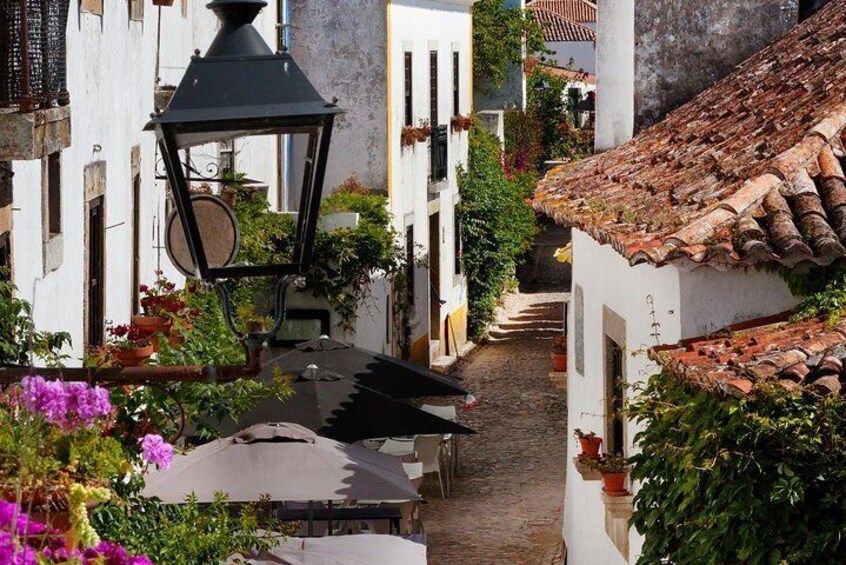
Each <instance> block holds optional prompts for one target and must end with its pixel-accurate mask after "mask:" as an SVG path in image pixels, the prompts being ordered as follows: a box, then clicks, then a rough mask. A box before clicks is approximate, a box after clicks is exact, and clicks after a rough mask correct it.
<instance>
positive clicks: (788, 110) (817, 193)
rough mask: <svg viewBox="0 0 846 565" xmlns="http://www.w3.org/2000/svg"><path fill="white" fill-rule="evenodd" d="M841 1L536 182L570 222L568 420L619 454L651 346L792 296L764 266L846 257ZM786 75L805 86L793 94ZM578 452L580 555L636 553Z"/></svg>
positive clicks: (623, 519)
mask: <svg viewBox="0 0 846 565" xmlns="http://www.w3.org/2000/svg"><path fill="white" fill-rule="evenodd" d="M831 4H832V5H830V6H828V7H826V8H824V9H823V10H822V11H821V12H820V14H819V15H818V16H816V17H814V18H812V19H810V20H808V21H807V22H805V23H803V24H801V25H800V26H799V27H798V28H797V29H795V30H794V31H793V32H791V33H788V34H787V35H786V36H785V37H784V38H783V39H781V40H780V41H778V42H777V43H775V44H773V45H772V46H770V47H768V48H766V49H764V50H763V51H761V52H760V53H758V54H757V55H755V56H753V57H752V58H751V59H749V60H747V61H746V62H744V63H743V64H742V65H740V66H739V67H738V68H737V69H736V70H735V71H734V72H733V73H732V74H730V75H729V76H728V77H727V78H725V79H724V80H723V81H720V82H719V83H718V84H716V85H715V86H713V87H711V88H709V89H707V90H705V91H704V92H703V93H702V94H700V95H699V96H698V97H697V98H695V99H694V100H692V101H691V102H689V103H687V104H685V105H683V106H682V107H680V108H679V109H677V110H676V111H674V112H672V113H670V114H669V115H668V116H667V117H666V118H665V119H664V120H663V121H662V122H659V123H658V124H657V125H655V126H654V127H651V128H649V129H647V130H645V131H643V132H642V133H641V134H639V135H638V136H636V137H635V138H634V139H633V140H632V141H631V142H629V143H627V144H625V145H622V146H620V147H617V148H616V149H612V150H610V151H608V152H606V153H604V154H601V155H597V156H594V157H592V158H590V159H587V160H584V161H582V162H580V163H578V164H575V165H571V166H565V167H561V168H559V169H557V170H554V171H552V172H551V173H550V174H549V176H548V177H547V179H546V180H545V181H544V183H543V184H542V186H541V187H540V189H539V190H538V193H537V199H536V202H537V206H538V208H539V209H540V210H542V211H543V212H545V213H546V214H548V215H549V216H550V217H552V218H554V219H556V220H557V221H558V222H559V223H562V224H566V225H570V226H573V228H574V229H573V292H572V298H571V303H570V309H569V312H570V320H569V327H570V328H571V329H572V331H571V333H570V335H569V337H568V347H569V356H568V358H569V366H568V374H569V379H568V385H567V393H568V425H569V430H570V432H571V433H572V431H573V430H574V429H576V428H581V429H582V430H584V431H586V432H587V431H594V432H596V433H597V434H598V435H600V436H602V437H603V440H604V448H605V450H606V451H607V452H609V453H618V452H620V453H623V454H624V455H626V456H629V455H631V454H632V453H633V451H634V450H636V449H637V446H636V445H634V444H633V438H634V436H635V434H637V432H638V427H637V425H636V424H635V423H634V422H630V421H627V420H626V418H625V417H624V416H623V415H622V414H621V412H620V407H621V406H622V405H623V403H624V401H625V399H626V398H627V397H631V395H633V394H635V392H634V391H633V387H636V386H637V385H638V384H641V383H643V382H645V380H646V379H647V378H648V377H649V376H650V375H651V374H653V373H655V372H657V370H658V368H657V367H656V366H655V365H654V364H652V363H650V361H649V360H648V358H647V356H646V351H647V350H648V349H649V348H651V347H654V346H656V345H658V344H668V343H676V342H678V341H680V340H686V339H690V338H695V337H698V336H702V335H707V334H709V333H712V332H714V331H717V330H719V329H721V328H724V327H726V326H729V325H732V324H737V323H743V322H746V321H748V320H753V319H760V318H762V317H768V316H773V315H777V314H780V313H783V312H785V311H787V310H789V309H791V308H792V307H794V306H795V305H796V303H797V300H798V299H797V297H795V296H793V295H792V294H791V293H790V291H789V289H788V286H787V284H786V283H785V282H784V281H783V280H782V278H781V277H780V276H779V275H777V274H775V272H774V270H773V269H766V270H765V269H762V268H760V267H761V266H763V265H767V264H769V265H773V264H780V265H782V266H784V267H787V268H793V269H803V268H804V267H806V266H808V265H811V264H828V263H830V262H832V261H834V260H835V259H838V258H842V257H846V248H844V243H846V217H844V215H843V213H844V208H843V207H842V205H843V202H844V200H840V198H841V197H844V198H846V183H845V182H844V181H845V180H846V176H844V172H843V170H844V169H843V167H844V165H846V151H845V150H844V147H843V144H842V135H843V132H844V127H846V106H844V103H843V101H844V100H846V97H844V95H846V86H844V84H843V80H842V79H843V78H844V77H846V62H844V60H843V59H842V58H830V57H829V56H828V55H827V54H828V53H831V52H834V51H836V50H838V49H839V47H838V45H839V41H840V38H839V33H840V32H839V31H838V30H840V29H842V26H843V25H845V24H846V16H844V14H846V11H844V7H846V0H834V1H833V2H831ZM784 84H803V85H805V87H806V88H804V89H803V91H802V93H801V94H798V95H797V96H795V97H791V98H790V99H789V100H788V99H786V98H785V97H784V96H783V85H784ZM773 124H778V127H776V128H773V127H772V125H773ZM757 323H761V322H760V321H759V322H757ZM703 355H704V354H703ZM686 361H687V362H688V363H694V364H696V363H695V360H694V361H691V357H690V356H689V355H688V356H686ZM702 363H703V365H704V364H712V363H713V364H718V360H717V361H715V360H712V359H710V358H707V359H706V358H705V357H703V359H702ZM714 378H716V379H719V378H724V377H721V376H720V374H719V373H715V374H714ZM578 451H579V449H578V444H577V443H576V442H575V441H574V440H572V439H571V440H570V442H569V443H568V456H569V457H568V459H569V461H570V463H568V469H567V485H566V497H565V514H564V532H563V536H564V541H565V543H566V545H567V548H568V562H569V563H573V564H575V565H582V564H594V563H602V564H603V565H605V564H609V565H610V564H615V563H626V562H632V563H633V562H635V561H636V560H637V557H638V554H639V552H640V547H641V545H642V542H643V540H642V538H641V537H640V535H639V534H638V533H637V532H636V531H634V530H631V531H630V530H629V529H628V516H630V514H631V511H632V499H631V498H630V497H629V498H625V497H624V498H619V499H616V498H606V497H603V494H602V492H601V489H600V487H601V482H599V481H598V477H595V476H592V475H591V474H590V473H587V472H585V470H584V469H583V468H582V467H581V465H577V464H576V456H577V454H578ZM637 487H638V485H637V484H634V485H630V487H629V488H630V490H631V491H632V492H634V493H636V492H637Z"/></svg>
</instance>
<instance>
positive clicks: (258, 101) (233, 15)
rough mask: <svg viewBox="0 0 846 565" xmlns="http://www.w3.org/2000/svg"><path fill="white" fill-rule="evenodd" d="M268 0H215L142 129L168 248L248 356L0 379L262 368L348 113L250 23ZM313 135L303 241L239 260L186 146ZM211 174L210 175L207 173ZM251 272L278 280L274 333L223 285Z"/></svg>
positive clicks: (227, 373) (13, 372) (132, 380)
mask: <svg viewBox="0 0 846 565" xmlns="http://www.w3.org/2000/svg"><path fill="white" fill-rule="evenodd" d="M266 5H267V3H266V2H264V1H263V0H213V1H212V2H211V3H209V4H208V8H210V9H211V10H213V11H214V12H215V14H217V16H218V18H219V19H220V21H221V28H220V31H219V32H218V34H217V36H216V37H215V40H214V42H213V43H212V45H211V46H210V47H209V49H208V52H207V53H206V55H205V57H200V55H199V53H196V54H195V56H194V57H192V59H191V63H190V65H189V66H188V69H187V70H186V72H185V76H184V78H183V79H182V82H181V83H180V84H179V87H178V88H177V90H176V92H175V93H174V95H173V98H172V100H171V102H170V105H169V106H168V108H167V109H166V110H164V111H157V112H156V113H155V114H153V115H152V119H151V120H150V122H149V123H148V124H147V126H146V127H145V129H146V130H147V131H153V132H155V134H156V137H157V140H158V145H159V150H160V152H161V155H162V159H163V161H164V165H165V169H166V172H167V180H168V184H169V186H170V189H171V190H172V191H173V197H174V202H175V204H176V210H175V212H174V215H173V217H171V218H170V219H169V221H168V230H167V234H166V235H167V239H168V241H167V247H168V253H169V254H170V256H171V259H172V260H173V262H174V264H175V266H176V267H177V268H178V269H179V270H180V271H182V272H183V274H185V275H186V276H188V277H191V278H194V279H197V280H200V281H203V282H204V283H206V284H209V285H211V286H213V287H214V288H215V289H216V290H217V292H218V294H219V295H220V297H221V301H222V303H223V304H222V305H223V309H224V316H225V318H226V322H227V325H228V327H229V329H230V331H232V333H233V334H235V336H236V337H238V339H239V340H240V341H241V343H242V344H243V345H244V348H245V350H246V352H247V363H246V364H245V365H244V366H224V367H199V366H198V367H128V368H117V367H116V368H69V369H65V368H61V369H57V368H38V369H35V368H33V367H0V384H5V383H12V382H17V381H18V380H20V379H21V378H22V377H25V376H28V375H32V374H39V375H42V376H45V377H48V378H62V379H64V380H68V381H86V382H90V383H94V382H99V383H104V382H105V383H114V384H143V383H147V382H151V381H152V382H159V381H162V380H167V381H184V382H191V381H194V382H231V381H234V380H238V379H243V378H251V377H254V376H255V375H257V374H258V373H259V371H260V370H261V363H260V353H261V350H262V348H263V346H264V344H265V342H266V340H267V338H268V337H269V336H271V335H274V334H276V333H277V332H278V331H279V328H280V327H281V325H282V322H283V321H284V317H285V300H284V299H285V292H286V290H287V288H288V286H289V284H290V283H291V282H292V281H293V280H294V278H295V277H298V276H299V275H301V274H303V273H304V272H305V271H306V269H307V268H308V266H309V263H310V262H311V257H312V248H313V246H314V236H315V232H316V230H317V214H318V211H319V208H320V199H321V195H322V192H323V179H324V174H325V171H326V160H327V157H328V154H329V143H330V140H331V137H332V127H333V125H334V120H335V116H337V115H338V114H341V113H342V110H341V109H340V108H338V106H337V105H336V104H335V103H334V102H332V103H330V102H327V101H326V100H324V99H323V98H322V97H321V96H320V95H319V94H318V93H317V91H316V90H315V89H314V87H313V86H312V84H311V83H310V82H309V80H308V78H306V76H305V75H304V74H303V72H302V71H301V70H300V68H299V67H298V66H297V64H296V62H294V59H293V58H292V57H291V55H290V54H289V53H287V52H277V53H274V52H273V51H272V50H271V49H270V47H268V45H267V44H266V43H265V41H264V39H262V37H261V35H260V34H259V33H258V31H257V30H256V29H255V28H254V27H253V25H252V22H253V20H254V19H255V17H256V16H257V15H258V13H259V12H260V11H261V10H262V8H264V7H265V6H266ZM286 134H298V135H303V134H304V135H307V136H308V150H307V154H306V157H305V169H304V174H303V185H302V196H301V199H300V202H301V205H300V209H299V217H298V221H297V231H296V242H295V246H294V250H293V254H292V258H291V260H290V261H288V262H286V263H281V264H271V265H237V264H233V262H234V261H235V258H236V256H237V254H238V243H239V242H238V237H239V236H238V225H237V220H236V216H235V214H234V212H233V211H232V209H231V208H230V207H229V205H228V204H226V203H225V202H224V201H223V200H222V199H220V198H217V197H214V196H209V195H196V194H192V193H191V186H190V182H191V179H189V178H186V173H185V171H184V170H183V166H182V162H181V160H180V154H179V152H180V151H182V150H186V149H189V148H190V147H194V146H198V145H204V144H207V143H213V142H219V141H228V140H232V139H236V138H241V137H246V136H258V135H286ZM204 180H208V179H204ZM250 277H271V278H275V279H277V280H276V312H275V315H276V319H275V320H274V323H273V326H272V327H271V328H270V329H269V330H268V331H263V332H259V331H253V332H251V331H250V330H249V329H248V331H247V332H245V333H242V332H239V331H238V330H237V329H236V327H235V323H234V320H233V308H232V304H231V301H230V299H229V294H228V292H227V289H226V287H225V286H224V284H223V283H224V282H225V281H227V280H237V279H243V278H250Z"/></svg>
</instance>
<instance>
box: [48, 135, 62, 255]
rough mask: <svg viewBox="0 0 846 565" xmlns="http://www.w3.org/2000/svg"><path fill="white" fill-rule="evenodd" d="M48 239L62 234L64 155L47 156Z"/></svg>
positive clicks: (52, 154) (53, 154) (57, 153)
mask: <svg viewBox="0 0 846 565" xmlns="http://www.w3.org/2000/svg"><path fill="white" fill-rule="evenodd" d="M46 220H47V226H46V227H47V233H46V235H47V239H50V238H53V237H54V236H57V235H59V234H60V233H62V155H61V153H59V152H56V153H51V154H50V155H48V156H47V217H46Z"/></svg>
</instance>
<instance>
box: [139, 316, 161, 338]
mask: <svg viewBox="0 0 846 565" xmlns="http://www.w3.org/2000/svg"><path fill="white" fill-rule="evenodd" d="M132 325H133V326H138V327H139V328H141V330H143V331H144V333H145V334H148V335H154V334H165V335H167V334H168V333H170V319H169V318H163V317H161V316H132Z"/></svg>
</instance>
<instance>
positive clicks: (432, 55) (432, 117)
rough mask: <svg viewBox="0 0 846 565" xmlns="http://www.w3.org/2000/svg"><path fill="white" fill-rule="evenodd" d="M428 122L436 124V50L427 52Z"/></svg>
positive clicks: (433, 125) (434, 125)
mask: <svg viewBox="0 0 846 565" xmlns="http://www.w3.org/2000/svg"><path fill="white" fill-rule="evenodd" d="M429 123H430V125H431V126H432V129H433V130H434V129H435V127H437V125H438V52H437V51H430V52H429Z"/></svg>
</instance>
